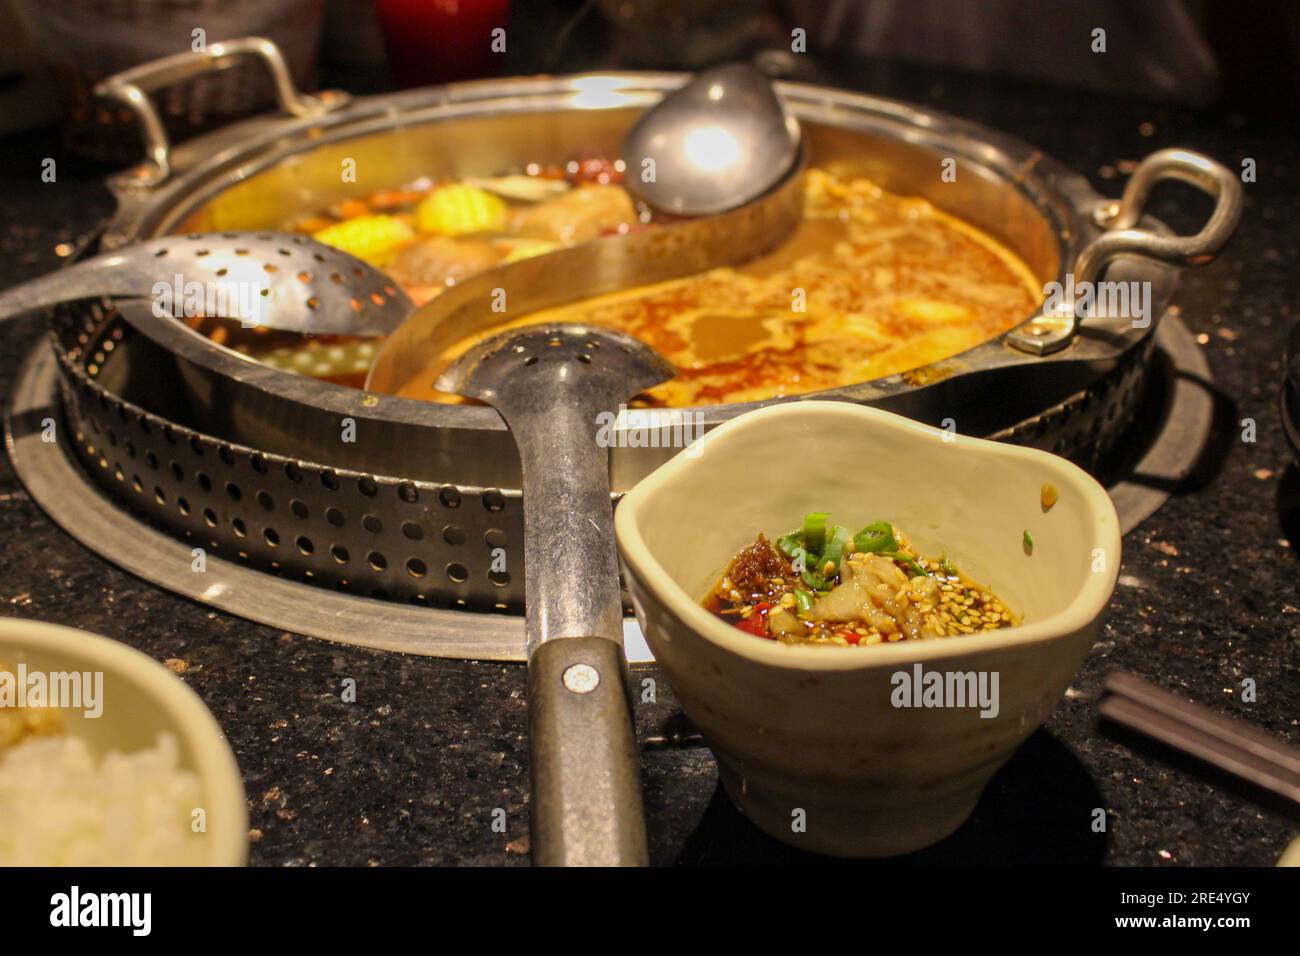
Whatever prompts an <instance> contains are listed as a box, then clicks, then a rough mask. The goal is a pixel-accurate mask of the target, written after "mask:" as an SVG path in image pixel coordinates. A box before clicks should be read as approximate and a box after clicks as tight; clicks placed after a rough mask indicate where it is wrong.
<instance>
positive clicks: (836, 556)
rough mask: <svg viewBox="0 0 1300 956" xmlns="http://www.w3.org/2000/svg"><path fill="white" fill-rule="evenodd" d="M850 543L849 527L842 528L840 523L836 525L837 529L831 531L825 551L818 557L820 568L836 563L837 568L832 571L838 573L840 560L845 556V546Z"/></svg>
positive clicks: (818, 566)
mask: <svg viewBox="0 0 1300 956" xmlns="http://www.w3.org/2000/svg"><path fill="white" fill-rule="evenodd" d="M848 543H849V529H848V528H841V527H840V526H839V525H836V526H835V530H834V531H832V532H831V539H830V541H829V542H828V543H827V545H826V551H825V553H824V554H822V556H821V557H820V558H819V559H818V562H817V568H818V570H821V569H822V568H824V567H825V566H826V565H828V564H833V565H835V570H834V571H833V572H831V573H832V574H838V573H839V568H840V561H841V560H842V559H843V557H844V548H845V546H846V545H847V544H848Z"/></svg>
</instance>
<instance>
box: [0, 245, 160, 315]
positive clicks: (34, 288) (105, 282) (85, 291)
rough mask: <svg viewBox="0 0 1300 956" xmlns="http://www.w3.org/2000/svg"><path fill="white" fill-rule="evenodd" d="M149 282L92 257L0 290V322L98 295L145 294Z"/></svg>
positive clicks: (128, 270)
mask: <svg viewBox="0 0 1300 956" xmlns="http://www.w3.org/2000/svg"><path fill="white" fill-rule="evenodd" d="M148 294H149V284H148V282H144V281H143V280H142V278H141V277H140V276H139V275H138V274H137V272H136V271H135V270H133V269H123V268H113V267H112V266H111V265H110V257H107V256H96V257H95V258H93V259H86V260H85V261H83V262H79V263H77V264H76V265H72V266H68V267H66V268H63V269H59V270H57V271H55V272H51V273H50V274H49V275H43V276H40V277H38V278H36V279H30V280H28V281H27V282H23V283H20V284H18V285H16V286H13V287H12V288H9V289H6V290H5V291H4V292H0V321H3V320H5V319H16V318H19V317H21V316H24V315H27V314H29V313H32V312H39V311H42V310H44V309H48V308H51V307H53V306H56V305H61V304H62V303H64V302H71V301H73V300H75V299H89V298H97V297H99V296H114V297H122V296H146V295H148Z"/></svg>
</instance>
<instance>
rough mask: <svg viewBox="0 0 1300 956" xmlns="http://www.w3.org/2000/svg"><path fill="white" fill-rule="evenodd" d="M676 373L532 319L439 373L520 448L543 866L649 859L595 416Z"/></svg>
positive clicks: (614, 345)
mask: <svg viewBox="0 0 1300 956" xmlns="http://www.w3.org/2000/svg"><path fill="white" fill-rule="evenodd" d="M673 374H674V370H673V367H672V366H671V365H670V364H669V363H668V362H667V361H665V360H664V359H663V358H662V357H661V356H659V354H658V353H656V352H654V351H652V350H651V349H649V348H647V347H646V346H645V345H642V344H641V343H640V342H638V341H637V340H636V339H633V338H631V337H630V336H626V335H623V334H621V333H617V332H611V331H608V330H605V329H597V328H591V327H589V326H583V325H539V326H531V327H526V328H523V329H518V330H514V331H511V332H506V333H503V334H501V335H497V336H494V337H492V338H490V339H487V340H485V341H483V342H481V343H479V344H478V345H476V346H474V347H473V348H471V349H470V350H469V351H468V352H466V353H465V354H464V355H462V356H461V357H460V358H459V359H458V360H457V361H456V362H455V363H454V364H453V365H451V366H450V367H449V368H448V369H447V370H446V371H445V372H443V374H442V375H441V376H440V377H439V379H438V382H437V387H438V388H439V389H441V390H442V391H445V392H454V393H457V394H460V395H464V396H466V397H468V398H475V399H478V400H479V401H482V402H485V403H487V404H488V405H491V406H492V407H493V408H495V409H496V410H497V411H498V412H499V413H500V414H501V417H502V418H504V419H505V421H506V424H507V425H508V426H509V428H510V432H511V434H512V435H514V438H515V444H516V445H518V447H519V458H520V461H521V464H522V466H523V502H524V560H525V562H526V564H527V568H526V572H525V573H526V580H525V582H524V596H525V606H526V614H527V621H526V628H527V634H528V737H529V754H530V758H529V762H530V766H531V775H532V816H533V820H532V852H533V862H534V863H536V864H538V865H541V866H641V865H645V863H646V839H645V821H644V818H643V814H642V804H641V786H640V771H639V763H640V757H639V751H638V749H637V743H636V730H635V727H634V726H633V721H632V711H631V701H630V698H629V696H628V688H627V677H626V669H627V661H626V659H625V657H624V655H623V604H622V600H621V598H620V592H619V584H618V556H617V552H616V550H615V545H614V524H613V519H614V513H613V505H612V503H611V500H610V484H609V452H608V449H607V448H603V447H601V446H600V445H599V444H598V443H597V435H598V426H597V422H598V416H599V415H600V414H601V413H613V412H614V410H615V409H616V408H617V406H619V405H620V404H621V403H624V402H626V401H627V400H628V399H629V398H631V397H632V396H633V395H635V394H637V393H638V392H641V391H644V390H645V389H647V388H650V387H651V386H653V385H657V384H659V383H660V382H662V381H666V380H667V379H669V378H671V377H672V376H673ZM612 431H613V430H612V429H610V432H611V433H612Z"/></svg>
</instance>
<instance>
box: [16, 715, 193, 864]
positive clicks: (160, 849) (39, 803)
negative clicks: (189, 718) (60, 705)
mask: <svg viewBox="0 0 1300 956" xmlns="http://www.w3.org/2000/svg"><path fill="white" fill-rule="evenodd" d="M201 806H202V801H201V789H200V786H199V780H198V778H197V777H196V776H195V775H194V774H193V773H190V772H189V771H187V770H182V769H180V761H179V750H178V747H177V743H176V738H175V737H174V736H172V735H171V734H167V733H163V734H159V735H158V742H157V744H156V745H155V746H153V747H151V748H148V749H145V750H139V751H136V752H135V753H130V754H123V753H120V752H118V751H109V752H108V753H107V754H105V755H104V756H103V758H102V759H100V760H98V761H97V760H95V758H94V757H92V756H91V754H90V751H89V750H88V749H87V748H86V744H85V742H84V741H82V740H80V739H79V738H77V737H66V736H54V737H33V738H30V739H28V740H26V741H24V742H22V743H20V744H18V745H16V746H14V747H11V748H8V749H4V750H0V866H193V865H199V864H202V863H203V862H204V856H205V850H206V847H205V841H204V839H203V834H202V833H194V832H193V831H192V829H191V821H192V819H193V816H192V814H193V812H194V810H195V809H197V808H199V807H201Z"/></svg>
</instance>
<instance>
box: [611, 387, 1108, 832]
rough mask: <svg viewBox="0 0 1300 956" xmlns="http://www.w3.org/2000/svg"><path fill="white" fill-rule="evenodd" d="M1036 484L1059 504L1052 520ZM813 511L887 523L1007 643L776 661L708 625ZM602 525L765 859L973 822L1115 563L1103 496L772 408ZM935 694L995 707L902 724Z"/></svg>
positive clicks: (1016, 450)
mask: <svg viewBox="0 0 1300 956" xmlns="http://www.w3.org/2000/svg"><path fill="white" fill-rule="evenodd" d="M1045 484H1051V485H1053V486H1054V487H1055V489H1056V491H1057V493H1058V495H1059V498H1058V500H1057V501H1056V503H1055V504H1054V505H1053V506H1052V507H1050V508H1044V506H1043V503H1042V489H1043V486H1044V485H1045ZM809 511H827V512H829V513H830V516H831V521H833V522H835V523H837V524H842V525H845V526H848V527H851V528H858V527H862V526H864V525H866V524H868V523H870V522H873V521H879V520H887V521H891V522H893V524H894V525H895V526H896V527H897V528H898V529H899V530H900V531H901V532H902V533H903V534H905V535H906V536H907V537H908V539H909V540H910V542H911V544H912V545H913V547H915V548H916V549H917V550H918V551H919V553H921V554H922V555H925V556H927V557H931V556H937V555H938V554H940V553H941V552H943V553H946V554H947V555H948V556H949V557H950V558H951V559H952V560H953V561H954V562H955V563H956V565H957V566H958V568H960V569H961V571H962V572H963V574H965V575H966V576H967V577H968V578H970V579H972V580H974V581H975V582H977V583H979V584H981V585H984V586H987V587H989V588H991V589H992V591H993V592H994V593H995V594H996V595H997V596H998V597H1000V598H1001V599H1002V600H1003V601H1004V603H1005V604H1006V605H1007V606H1008V607H1010V608H1011V609H1012V610H1013V611H1014V612H1016V613H1017V614H1018V615H1019V616H1020V618H1021V620H1022V624H1021V625H1020V626H1017V627H1013V628H1007V629H1004V630H998V631H993V632H986V633H976V634H972V635H967V636H961V637H948V638H935V639H928V640H915V641H900V642H898V643H892V644H891V643H884V644H875V645H871V646H855V647H843V646H836V645H832V646H807V645H803V646H798V645H796V646H790V645H786V644H783V643H780V642H778V641H775V640H765V639H763V638H758V637H754V636H752V635H750V634H747V633H745V632H743V631H741V630H739V629H737V628H735V627H732V626H730V625H729V624H727V623H726V622H724V621H723V620H721V619H719V618H717V617H715V616H714V615H712V614H711V613H709V612H708V611H707V610H705V608H704V607H702V606H701V603H700V602H701V600H702V599H703V598H704V597H705V596H706V595H707V594H708V592H709V591H710V589H711V588H712V587H713V585H714V584H715V583H716V582H717V580H718V579H719V577H720V576H721V573H722V572H723V570H724V569H725V568H726V566H727V564H728V562H729V561H730V559H731V558H732V556H734V555H735V553H736V552H737V551H739V550H740V549H741V548H742V547H744V546H746V545H748V544H751V543H752V542H753V541H754V538H755V536H756V535H757V533H759V532H762V533H764V534H766V535H767V536H768V538H769V539H771V540H775V538H776V537H777V536H778V535H780V534H783V533H785V532H788V531H790V530H792V529H794V528H797V527H798V526H799V524H800V522H801V520H802V518H803V515H804V514H805V513H806V512H809ZM615 525H616V529H617V535H618V544H619V551H620V554H621V556H622V559H623V562H624V564H625V571H626V578H627V583H628V587H629V588H630V590H631V593H632V596H633V603H634V606H635V607H636V610H637V614H638V616H639V618H640V619H641V626H642V628H643V630H644V631H645V633H646V637H647V639H648V641H649V643H650V646H651V648H652V649H653V651H654V653H655V656H656V658H657V660H658V661H659V663H660V665H661V666H662V667H663V668H664V671H665V673H666V674H667V676H668V679H669V681H670V682H671V684H672V686H673V689H674V691H675V692H676V694H677V696H678V698H679V700H680V701H681V703H682V707H683V709H684V710H685V712H686V714H687V716H688V717H690V719H691V720H692V721H693V722H694V723H695V724H696V726H698V727H699V729H700V731H701V733H702V734H703V735H704V737H705V739H706V740H707V742H708V744H709V746H710V747H711V748H712V749H713V751H714V753H715V754H716V756H717V759H718V765H719V769H720V772H721V777H722V782H723V785H724V786H725V788H726V790H727V793H728V794H729V795H730V797H731V799H732V800H733V801H734V802H735V804H736V805H737V806H738V807H739V808H740V809H741V811H742V812H744V813H745V814H746V815H747V816H748V817H750V819H752V820H753V821H754V823H755V824H757V825H758V826H759V827H760V828H762V829H763V830H765V831H766V832H767V833H769V834H771V835H772V836H774V837H776V838H777V839H779V840H782V841H784V842H786V843H790V844H792V845H795V846H798V847H801V848H803V849H806V850H810V851H814V852H818V853H826V854H832V855H836V856H846V857H877V856H889V855H894V854H901V853H907V852H910V851H913V850H917V849H920V848H922V847H925V846H928V845H930V844H932V843H935V842H937V841H939V840H941V839H943V838H944V837H945V836H947V835H948V834H950V833H952V832H953V831H954V830H956V829H957V828H958V827H959V826H960V825H961V824H962V822H963V821H965V820H966V818H967V817H968V816H969V815H970V813H971V811H972V810H973V809H974V807H975V803H976V801H977V800H978V799H979V796H980V793H981V791H982V790H983V789H984V787H985V785H986V784H987V783H988V781H989V779H990V778H991V777H992V776H993V774H994V772H995V771H996V770H997V769H998V768H999V767H1000V766H1002V764H1003V763H1005V762H1006V761H1007V759H1008V758H1009V757H1010V756H1011V755H1012V753H1013V752H1014V751H1015V750H1016V748H1017V747H1018V746H1019V745H1020V744H1021V743H1022V742H1023V741H1024V740H1025V739H1026V738H1027V737H1028V736H1029V735H1030V734H1031V733H1033V731H1034V730H1035V728H1037V727H1038V726H1039V725H1040V724H1042V722H1043V721H1044V720H1045V719H1046V718H1047V716H1048V715H1049V714H1050V713H1051V712H1052V710H1053V708H1054V707H1055V706H1056V703H1057V701H1058V700H1059V699H1060V698H1061V695H1062V694H1063V693H1064V691H1065V689H1066V687H1067V686H1068V684H1069V681H1070V679H1071V678H1072V677H1073V675H1074V674H1075V672H1076V671H1077V670H1078V668H1079V666H1080V665H1081V663H1082V662H1083V660H1084V657H1085V656H1086V655H1087V653H1088V651H1089V649H1090V648H1091V646H1092V643H1093V639H1094V635H1095V632H1096V630H1097V627H1098V620H1099V617H1100V615H1101V613H1102V611H1103V609H1104V608H1105V607H1106V604H1107V602H1108V601H1109V599H1110V595H1111V592H1112V591H1113V589H1114V586H1115V580H1116V577H1117V574H1118V568H1119V562H1120V530H1119V519H1118V517H1117V515H1116V514H1115V509H1114V507H1113V506H1112V504H1111V502H1110V499H1109V498H1108V497H1107V495H1106V491H1105V489H1103V488H1102V487H1101V485H1099V484H1098V483H1097V482H1096V481H1094V480H1093V479H1092V478H1091V477H1090V476H1089V475H1088V474H1086V473H1085V472H1084V471H1082V470H1081V469H1079V468H1077V467H1076V466H1074V465H1072V464H1070V463H1069V462H1068V461H1066V460H1065V459H1063V458H1059V457H1057V456H1055V455H1051V454H1048V453H1046V452H1042V451H1036V450H1033V449H1027V448H1021V447H1017V446H1013V445H1006V444H1000V443H996V442H989V441H983V440H980V439H975V438H968V437H965V436H963V435H960V434H955V433H952V432H945V431H941V430H938V429H935V428H932V427H929V426H926V425H922V424H919V423H917V422H915V421H912V420H910V419H907V418H902V417H900V416H897V415H893V414H890V413H888V412H883V411H880V410H877V409H873V408H867V407H865V406H860V405H855V404H850V403H847V402H825V401H806V402H795V403H792V404H784V405H775V406H770V407H767V408H763V409H760V410H758V411H755V412H752V413H750V414H747V415H744V416H741V417H739V418H736V419H734V420H732V421H731V422H728V423H727V424H724V425H722V426H721V427H719V428H717V429H716V430H714V431H712V432H710V433H709V434H708V435H706V436H705V437H704V438H703V439H702V440H701V441H700V442H698V443H697V444H696V445H695V446H693V447H691V448H689V449H687V450H685V451H683V452H682V453H680V454H679V455H678V456H677V457H675V458H674V459H672V460H671V461H669V462H668V463H667V464H665V465H664V466H662V467H661V468H659V469H658V470H657V471H655V472H654V473H653V474H651V475H650V476H649V477H647V478H646V479H645V480H643V481H642V482H641V483H640V484H638V485H637V486H636V487H635V488H633V489H632V491H631V492H629V493H628V494H626V495H625V496H624V497H623V499H622V501H621V502H620V503H619V506H618V508H617V511H616V515H615ZM1026 532H1028V537H1029V538H1032V547H1031V546H1030V544H1029V543H1028V541H1027V536H1026ZM930 672H940V673H941V674H942V675H943V678H944V680H945V681H948V680H950V679H952V680H955V681H957V682H964V681H967V680H968V679H970V680H975V681H978V680H980V679H981V675H982V679H983V680H984V686H985V688H986V689H987V690H989V691H992V689H993V688H994V686H995V685H994V683H993V681H994V679H996V691H997V692H996V695H995V697H996V700H995V704H996V706H995V707H980V706H979V705H978V704H975V705H974V706H964V707H959V706H925V705H924V702H923V701H922V700H917V699H916V697H915V696H913V694H912V692H910V691H909V694H908V695H906V699H907V700H909V701H912V705H911V706H897V705H896V704H898V702H899V700H900V695H902V694H903V688H904V686H905V685H906V686H909V687H910V686H911V684H917V685H919V686H923V685H924V682H925V681H926V680H931V681H932V680H933V678H929V677H928V676H927V675H928V674H929V673H930ZM900 675H906V677H904V676H900ZM949 675H953V677H951V678H950V677H949ZM994 675H996V678H995V677H994ZM954 686H956V685H955V684H954ZM963 686H968V687H969V686H975V685H973V684H970V683H964V684H963ZM972 696H974V695H972ZM956 699H957V698H955V697H953V696H951V695H950V696H949V697H948V698H946V700H947V701H948V702H949V703H950V704H951V703H952V702H953V701H955V700H956ZM972 703H973V702H972ZM918 704H920V706H918Z"/></svg>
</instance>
